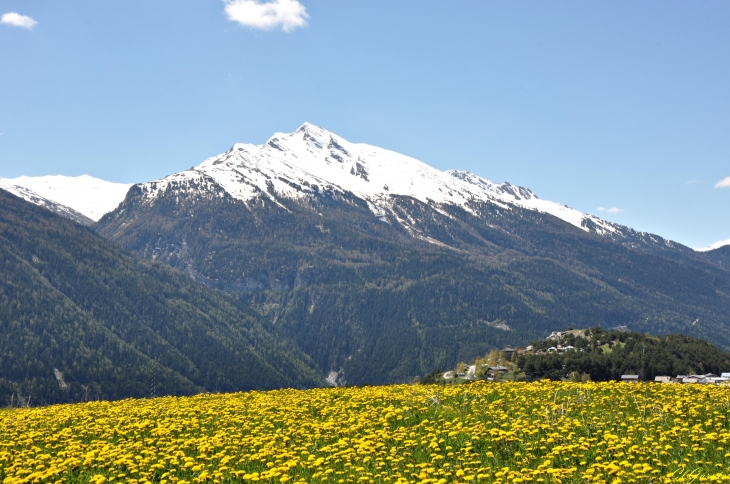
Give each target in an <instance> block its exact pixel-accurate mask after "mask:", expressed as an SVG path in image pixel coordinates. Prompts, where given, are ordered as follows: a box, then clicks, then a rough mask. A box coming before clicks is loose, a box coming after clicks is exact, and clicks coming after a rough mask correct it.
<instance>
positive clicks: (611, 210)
mask: <svg viewBox="0 0 730 484" xmlns="http://www.w3.org/2000/svg"><path fill="white" fill-rule="evenodd" d="M598 211H599V212H608V213H619V212H623V210H621V209H620V208H618V207H611V208H604V207H598Z"/></svg>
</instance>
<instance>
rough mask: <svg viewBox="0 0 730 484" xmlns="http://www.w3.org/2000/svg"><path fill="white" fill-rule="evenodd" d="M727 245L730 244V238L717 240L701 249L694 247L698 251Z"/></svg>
mask: <svg viewBox="0 0 730 484" xmlns="http://www.w3.org/2000/svg"><path fill="white" fill-rule="evenodd" d="M726 245H730V239H727V240H721V241H720V242H715V243H714V244H712V245H711V246H709V247H703V248H701V249H694V250H695V251H697V252H709V251H711V250H715V249H719V248H720V247H725V246H726Z"/></svg>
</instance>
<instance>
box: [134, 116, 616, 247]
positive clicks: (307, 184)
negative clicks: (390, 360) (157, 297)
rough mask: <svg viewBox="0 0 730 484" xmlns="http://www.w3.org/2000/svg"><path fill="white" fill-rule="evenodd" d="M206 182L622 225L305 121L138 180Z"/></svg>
mask: <svg viewBox="0 0 730 484" xmlns="http://www.w3.org/2000/svg"><path fill="white" fill-rule="evenodd" d="M211 183H213V184H216V185H219V186H221V187H223V189H224V190H225V191H226V192H227V193H228V194H230V195H231V196H232V197H234V198H236V199H239V200H243V201H248V200H251V199H253V198H255V197H257V196H259V195H261V194H267V195H268V196H269V197H272V198H273V199H274V200H275V201H276V200H277V198H294V199H296V198H303V197H309V196H314V195H316V194H317V193H320V192H322V191H325V190H331V191H335V192H352V193H354V194H355V195H357V196H358V197H361V198H363V199H364V200H366V201H367V202H368V203H369V205H370V208H371V210H372V211H373V213H375V214H376V215H379V216H380V215H386V214H389V213H390V212H391V211H390V207H391V206H392V196H394V195H402V196H410V197H414V198H416V199H418V200H420V201H422V202H424V203H431V204H433V205H434V206H436V207H437V206H438V205H439V204H453V205H458V206H461V207H463V208H465V209H466V210H470V202H488V203H495V204H499V205H501V206H505V207H507V206H508V205H507V204H513V205H517V206H520V207H523V208H527V209H531V210H536V211H539V212H544V213H548V214H551V215H554V216H556V217H558V218H561V219H563V220H565V221H566V222H569V223H571V224H573V225H575V226H576V227H580V228H581V229H583V230H586V231H591V232H596V233H600V234H605V235H608V234H612V233H615V232H616V231H617V230H618V229H619V228H620V226H618V225H616V224H613V223H611V222H607V221H605V220H601V219H600V218H598V217H595V216H593V215H588V214H585V213H582V212H579V211H577V210H574V209H572V208H570V207H567V206H565V205H561V204H559V203H555V202H550V201H547V200H542V199H539V198H538V197H537V196H536V195H535V194H534V193H532V192H531V191H530V190H528V189H525V188H522V187H517V186H513V185H510V184H509V183H502V184H498V183H494V182H492V181H489V180H487V179H484V178H481V177H479V176H476V175H474V174H471V173H469V172H467V171H456V170H450V171H446V172H443V171H440V170H437V169H435V168H432V167H430V166H428V165H426V164H425V163H422V162H420V161H418V160H416V159H414V158H410V157H408V156H404V155H401V154H399V153H395V152H393V151H389V150H386V149H383V148H378V147H376V146H371V145H367V144H362V143H350V142H349V141H347V140H345V139H343V138H341V137H339V136H337V135H335V134H334V133H331V132H329V131H327V130H325V129H322V128H320V127H317V126H314V125H312V124H309V123H305V124H304V125H302V126H301V127H300V128H299V129H297V130H296V131H295V132H293V133H289V134H285V133H276V134H275V135H274V136H272V137H271V138H270V139H269V140H268V141H267V142H266V143H264V144H263V145H252V144H236V145H234V146H233V148H231V149H230V150H228V151H227V152H225V153H223V154H222V155H219V156H216V157H213V158H209V159H207V160H205V161H204V162H203V163H202V164H200V165H199V166H197V167H195V168H193V169H191V170H187V171H183V172H180V173H177V174H174V175H171V176H168V177H166V178H163V179H161V180H156V181H153V182H149V183H145V184H142V185H141V188H142V190H143V192H144V193H145V196H146V197H147V199H148V200H150V201H151V200H154V199H155V198H156V197H157V196H159V194H161V193H163V192H166V191H167V190H183V191H185V190H207V188H209V187H210V185H211Z"/></svg>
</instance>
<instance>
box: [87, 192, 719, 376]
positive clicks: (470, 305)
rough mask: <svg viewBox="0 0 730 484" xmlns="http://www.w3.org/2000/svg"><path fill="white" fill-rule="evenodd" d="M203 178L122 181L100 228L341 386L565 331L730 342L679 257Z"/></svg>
mask: <svg viewBox="0 0 730 484" xmlns="http://www.w3.org/2000/svg"><path fill="white" fill-rule="evenodd" d="M195 183H198V182H195ZM200 183H202V185H196V186H192V185H185V186H182V185H180V186H175V185H174V184H170V185H169V186H168V188H167V191H166V192H163V193H157V195H156V198H155V199H154V200H153V201H150V200H149V199H148V198H147V196H146V194H145V193H143V192H142V191H141V190H140V189H139V187H132V189H131V190H130V192H129V194H128V196H127V199H126V200H125V201H124V202H123V203H122V204H121V205H120V207H119V208H118V209H117V210H115V211H114V212H111V213H110V214H107V215H106V216H105V217H104V218H102V219H101V220H100V222H99V224H98V226H97V229H98V230H99V232H100V233H101V234H102V235H104V236H105V237H108V238H109V239H110V240H112V241H114V242H117V243H119V244H121V245H123V246H125V247H127V248H129V249H131V250H133V251H135V252H137V253H138V254H140V255H143V256H145V257H148V258H152V259H156V260H159V261H163V262H165V263H167V264H170V265H171V266H173V267H176V268H178V269H180V270H182V271H185V272H187V273H188V274H189V275H190V276H191V277H194V278H196V279H197V280H199V281H202V282H204V283H205V284H207V285H208V286H210V287H214V288H219V289H222V290H224V291H228V292H230V293H232V294H235V295H237V297H239V298H240V300H242V301H245V302H250V303H251V304H252V305H253V307H255V308H257V309H258V310H259V312H260V313H261V314H262V315H263V316H265V317H266V318H268V321H269V324H270V326H269V328H270V329H271V331H273V332H276V333H277V334H279V335H282V336H285V337H287V338H290V339H292V340H293V341H295V342H296V343H297V344H298V345H299V347H300V348H301V349H302V350H303V351H304V352H306V353H307V354H309V355H310V356H311V357H312V359H313V360H314V362H315V363H316V364H317V366H318V367H319V369H320V371H322V372H324V373H328V372H330V371H333V372H338V376H339V379H340V380H339V381H341V382H347V383H350V384H360V383H384V382H394V381H408V380H410V379H412V378H413V377H414V376H416V375H422V374H424V373H426V372H428V371H430V370H432V369H433V368H451V367H453V365H455V364H456V362H457V361H467V360H470V359H473V358H474V357H476V356H479V355H483V354H484V353H486V352H487V351H488V350H489V349H491V348H495V347H501V346H503V345H504V344H507V343H512V344H519V343H527V342H528V341H530V340H533V339H536V338H543V337H545V336H547V335H548V334H549V333H550V332H551V331H555V330H560V329H562V328H565V327H566V326H567V325H573V326H574V327H593V326H596V325H600V326H604V327H612V326H618V325H627V326H629V327H630V328H632V329H635V330H639V331H642V332H644V331H650V332H652V333H655V334H656V333H660V334H661V333H686V334H691V335H696V336H702V337H705V338H707V339H709V340H711V341H713V342H714V343H716V344H718V345H720V346H722V347H726V348H727V347H730V320H729V319H728V314H730V272H728V271H726V270H724V269H723V268H721V267H719V266H717V265H714V264H712V263H710V262H707V261H705V260H704V259H702V258H701V257H698V256H696V255H695V254H694V253H693V252H692V251H691V250H687V249H686V248H683V249H682V250H680V249H677V250H675V249H673V248H672V246H671V244H669V243H662V244H657V245H656V248H651V249H643V248H638V249H634V248H632V247H630V246H628V245H627V244H619V243H616V242H615V241H612V240H610V239H608V238H606V237H602V236H600V235H596V234H591V233H587V232H585V231H583V230H581V229H579V228H577V227H574V226H572V225H570V224H568V223H566V222H564V221H562V220H559V219H557V218H555V217H552V216H550V215H546V214H542V213H538V212H535V211H530V210H525V209H521V208H519V207H513V206H510V207H502V206H500V205H498V204H490V203H472V204H471V205H470V207H469V210H468V211H467V210H465V209H464V208H460V207H456V206H453V205H435V204H427V203H423V202H420V201H418V200H416V199H413V198H411V197H396V196H393V197H392V198H391V200H392V201H393V204H392V208H391V209H392V213H394V214H396V215H395V216H394V217H395V218H393V217H390V218H383V217H380V218H379V217H377V216H376V215H375V214H374V213H373V212H372V211H371V209H370V208H369V206H368V204H367V203H366V201H364V200H362V199H360V198H358V197H357V196H355V195H353V194H347V193H344V194H342V193H335V192H327V191H323V192H322V191H320V192H319V193H318V194H317V195H316V196H312V197H307V198H302V199H298V200H293V199H287V198H285V197H281V196H277V194H276V193H274V191H273V189H272V191H271V192H270V193H264V194H261V195H260V196H259V197H257V198H255V199H252V200H250V201H248V202H242V201H240V200H236V199H234V198H232V197H231V196H229V195H228V194H227V192H226V191H225V190H224V189H223V188H221V187H220V186H218V185H216V184H215V182H214V181H213V180H211V179H205V180H203V181H202V182H200ZM396 218H397V220H408V221H409V224H407V225H404V224H402V223H398V222H397V221H396ZM647 237H648V236H647ZM629 245H630V244H629ZM642 247H643V246H642Z"/></svg>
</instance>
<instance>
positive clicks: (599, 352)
mask: <svg viewBox="0 0 730 484" xmlns="http://www.w3.org/2000/svg"><path fill="white" fill-rule="evenodd" d="M556 344H562V345H563V346H568V345H570V346H573V347H575V350H574V351H566V352H564V353H555V352H552V353H550V352H546V350H547V349H548V348H549V347H550V346H555V345H556ZM531 345H532V346H533V349H534V351H535V352H532V353H528V354H525V355H522V356H519V357H517V359H516V362H517V365H518V366H519V368H520V369H521V370H522V371H523V372H524V373H525V375H526V376H527V378H528V379H530V380H539V379H543V378H549V379H553V380H560V379H562V378H566V377H567V376H568V375H570V374H571V373H572V372H576V373H579V374H588V375H590V378H591V379H592V380H597V381H604V380H617V379H619V378H621V375H627V374H631V375H639V376H640V377H641V379H642V380H654V377H655V376H671V377H675V376H677V375H690V374H705V373H714V374H715V375H718V376H719V375H720V373H722V372H730V354H728V353H727V352H725V351H722V350H720V349H719V348H716V347H714V346H713V345H712V344H711V343H710V342H708V341H704V340H701V339H697V338H692V337H689V336H685V335H678V334H673V335H667V336H664V337H658V336H650V335H647V334H641V333H636V332H621V331H606V330H603V329H601V328H594V329H591V330H586V331H585V332H584V333H583V334H578V335H576V334H571V333H569V334H566V335H565V337H564V338H562V339H560V340H540V341H533V342H532V343H531ZM540 350H542V351H543V353H538V352H539V351H540Z"/></svg>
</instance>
